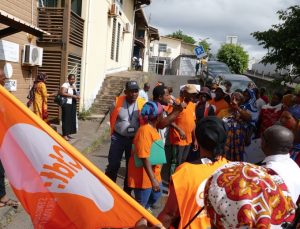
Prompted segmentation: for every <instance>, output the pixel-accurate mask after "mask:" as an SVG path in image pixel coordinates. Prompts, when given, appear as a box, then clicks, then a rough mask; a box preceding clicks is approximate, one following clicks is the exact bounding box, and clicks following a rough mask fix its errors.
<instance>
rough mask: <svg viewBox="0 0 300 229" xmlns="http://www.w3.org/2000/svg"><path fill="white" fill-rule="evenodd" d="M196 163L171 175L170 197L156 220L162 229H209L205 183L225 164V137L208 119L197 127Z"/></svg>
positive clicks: (221, 126)
mask: <svg viewBox="0 0 300 229" xmlns="http://www.w3.org/2000/svg"><path fill="white" fill-rule="evenodd" d="M196 138H197V140H198V143H199V146H200V156H201V158H200V159H199V160H198V161H194V162H192V163H188V162H186V163H183V164H182V165H180V166H179V167H178V168H177V170H176V172H175V173H174V174H173V175H172V180H171V182H170V194H169V197H168V200H167V203H166V205H165V208H164V209H163V211H162V212H161V213H160V214H159V216H158V219H159V220H160V221H161V222H162V223H163V225H164V226H165V228H170V227H171V226H173V227H174V228H185V227H186V228H190V229H193V228H204V229H208V228H211V225H210V219H209V218H208V216H207V213H206V211H205V210H203V207H204V196H203V193H204V187H205V184H206V181H207V179H208V178H209V177H210V176H211V175H212V174H213V173H214V172H215V171H216V170H217V169H218V168H219V167H221V166H222V165H224V164H227V163H228V161H227V160H226V159H225V158H224V157H223V154H224V146H225V143H226V139H227V134H226V130H225V126H224V124H223V122H222V121H221V120H220V119H218V118H217V117H213V116H209V117H206V118H203V119H202V120H201V121H200V122H198V123H197V127H196Z"/></svg>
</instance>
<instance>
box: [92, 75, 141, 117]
mask: <svg viewBox="0 0 300 229" xmlns="http://www.w3.org/2000/svg"><path fill="white" fill-rule="evenodd" d="M146 78H147V74H145V73H144V72H138V71H128V72H119V73H115V74H112V75H108V76H107V77H106V78H105V79H104V82H103V84H102V86H101V89H100V90H99V92H98V95H97V96H96V98H95V100H94V103H93V105H92V106H91V108H90V111H91V115H90V116H89V117H88V119H94V120H100V121H101V120H104V118H105V116H106V114H107V113H108V112H109V109H110V107H111V105H112V104H113V102H114V101H115V98H116V96H119V95H120V94H122V92H123V90H124V88H125V84H126V82H127V81H129V80H136V81H137V82H138V84H139V85H140V87H141V86H142V85H143V83H144V82H145V80H146Z"/></svg>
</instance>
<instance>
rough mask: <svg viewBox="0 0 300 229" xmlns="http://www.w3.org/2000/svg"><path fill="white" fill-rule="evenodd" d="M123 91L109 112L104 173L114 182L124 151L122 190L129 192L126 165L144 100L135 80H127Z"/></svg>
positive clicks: (139, 122)
mask: <svg viewBox="0 0 300 229" xmlns="http://www.w3.org/2000/svg"><path fill="white" fill-rule="evenodd" d="M124 93H125V95H124V96H120V97H117V98H116V101H115V104H114V106H113V107H112V109H111V112H110V129H111V144H110V149H109V154H108V165H107V168H106V171H105V174H106V175H107V176H108V177H109V178H110V179H112V180H113V181H114V182H116V180H117V175H118V171H119V168H120V165H121V160H122V157H123V153H124V151H125V159H126V174H125V179H124V191H126V192H127V193H129V194H130V193H131V189H130V188H128V185H127V165H128V161H129V157H130V153H131V152H130V151H131V145H132V141H133V138H134V135H135V133H136V131H137V129H138V128H139V127H140V125H141V124H142V119H141V116H140V112H141V110H142V107H143V105H144V104H145V100H144V99H142V98H140V97H138V94H139V86H138V83H137V82H136V81H128V82H127V83H126V86H125V91H124Z"/></svg>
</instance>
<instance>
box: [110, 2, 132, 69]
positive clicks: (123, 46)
mask: <svg viewBox="0 0 300 229" xmlns="http://www.w3.org/2000/svg"><path fill="white" fill-rule="evenodd" d="M133 8H134V0H124V1H123V5H122V7H121V8H120V10H121V14H122V15H121V16H118V17H117V18H116V20H117V22H116V25H117V26H116V33H117V28H118V24H119V23H120V25H121V33H120V44H119V45H120V46H119V60H118V61H116V54H115V53H114V57H113V59H112V58H111V46H112V32H113V20H114V19H113V18H109V21H108V33H107V35H108V37H107V55H106V73H107V74H109V73H114V72H119V71H126V70H128V68H130V65H131V55H132V47H133V21H134V18H133V17H134V11H133ZM126 23H129V24H130V28H131V30H130V33H123V29H124V28H125V26H126ZM115 42H116V36H115ZM114 52H116V49H115V50H114Z"/></svg>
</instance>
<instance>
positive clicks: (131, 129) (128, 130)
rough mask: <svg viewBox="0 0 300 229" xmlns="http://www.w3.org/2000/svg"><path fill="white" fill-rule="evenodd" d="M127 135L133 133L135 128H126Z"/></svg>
mask: <svg viewBox="0 0 300 229" xmlns="http://www.w3.org/2000/svg"><path fill="white" fill-rule="evenodd" d="M127 133H128V134H132V133H135V128H134V127H128V128H127Z"/></svg>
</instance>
